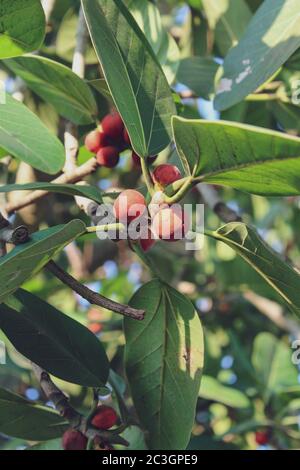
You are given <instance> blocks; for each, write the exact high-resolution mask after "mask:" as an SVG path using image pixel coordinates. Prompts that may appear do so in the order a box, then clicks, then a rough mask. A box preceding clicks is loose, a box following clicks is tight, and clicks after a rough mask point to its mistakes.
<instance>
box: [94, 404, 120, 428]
mask: <svg viewBox="0 0 300 470" xmlns="http://www.w3.org/2000/svg"><path fill="white" fill-rule="evenodd" d="M117 421H118V415H117V413H116V412H115V410H114V409H113V408H111V407H110V406H105V405H101V406H98V408H97V410H96V413H95V415H94V417H93V419H92V425H93V426H95V428H98V429H110V428H112V427H113V426H114V425H115V424H116V423H117Z"/></svg>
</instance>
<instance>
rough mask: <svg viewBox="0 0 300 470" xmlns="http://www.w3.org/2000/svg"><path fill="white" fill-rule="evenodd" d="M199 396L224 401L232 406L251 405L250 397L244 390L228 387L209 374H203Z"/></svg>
mask: <svg viewBox="0 0 300 470" xmlns="http://www.w3.org/2000/svg"><path fill="white" fill-rule="evenodd" d="M199 397H201V398H205V399H206V400H213V401H216V402H219V403H223V404H224V405H226V406H230V407H231V408H249V406H250V402H249V399H248V397H247V396H246V395H245V394H244V393H243V392H241V391H240V390H236V389H234V388H231V387H226V386H225V385H223V384H221V383H220V382H219V381H218V380H216V379H215V378H213V377H210V376H208V375H203V376H202V379H201V386H200V392H199Z"/></svg>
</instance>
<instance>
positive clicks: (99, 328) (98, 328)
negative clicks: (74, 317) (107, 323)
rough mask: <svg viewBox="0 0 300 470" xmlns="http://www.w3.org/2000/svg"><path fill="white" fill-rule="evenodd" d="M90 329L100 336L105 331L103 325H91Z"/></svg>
mask: <svg viewBox="0 0 300 470" xmlns="http://www.w3.org/2000/svg"><path fill="white" fill-rule="evenodd" d="M88 329H89V330H90V331H91V332H92V333H94V335H98V334H99V333H101V331H102V330H103V325H102V324H101V323H96V322H95V323H90V324H89V325H88Z"/></svg>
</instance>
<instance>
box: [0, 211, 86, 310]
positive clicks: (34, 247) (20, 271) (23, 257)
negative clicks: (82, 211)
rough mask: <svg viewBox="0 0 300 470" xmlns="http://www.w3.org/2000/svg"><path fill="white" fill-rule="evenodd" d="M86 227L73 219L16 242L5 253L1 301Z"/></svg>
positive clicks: (1, 260)
mask: <svg viewBox="0 0 300 470" xmlns="http://www.w3.org/2000/svg"><path fill="white" fill-rule="evenodd" d="M85 228H86V227H85V224H84V223H83V222H82V221H81V220H72V221H71V222H69V223H68V224H66V225H57V226H56V227H52V228H49V229H46V230H42V231H40V232H36V233H34V234H32V235H31V237H30V240H29V241H28V242H27V243H24V244H23V245H18V246H16V247H15V248H14V249H13V250H12V251H11V252H10V253H8V254H7V255H5V256H2V258H0V285H1V292H0V303H1V302H4V300H5V299H6V298H7V297H8V296H9V295H10V294H12V293H13V292H15V291H16V290H17V289H18V287H20V286H21V285H22V284H23V283H24V282H25V281H26V280H27V279H28V278H30V277H32V276H33V275H34V274H36V273H37V272H39V271H40V270H41V269H42V268H43V267H44V266H45V265H46V264H47V263H48V261H50V259H51V258H53V257H54V256H55V254H56V253H58V252H59V251H61V250H62V249H63V248H64V247H65V246H66V245H68V244H69V243H71V241H73V240H74V239H75V238H77V237H79V236H80V235H82V234H83V233H85Z"/></svg>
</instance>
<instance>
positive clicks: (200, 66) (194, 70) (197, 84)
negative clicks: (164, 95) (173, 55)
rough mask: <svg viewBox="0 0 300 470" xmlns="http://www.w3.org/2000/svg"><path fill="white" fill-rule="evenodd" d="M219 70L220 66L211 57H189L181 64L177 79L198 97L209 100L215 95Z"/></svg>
mask: <svg viewBox="0 0 300 470" xmlns="http://www.w3.org/2000/svg"><path fill="white" fill-rule="evenodd" d="M218 68H219V65H218V64H217V63H216V62H215V61H214V60H213V59H211V58H209V57H189V58H187V59H183V60H182V61H181V62H180V65H179V69H178V72H177V76H176V78H177V81H178V82H180V83H183V84H184V85H186V86H187V87H188V88H190V89H191V90H192V91H193V92H194V93H196V95H197V96H200V97H202V98H206V99H209V98H210V96H211V95H212V94H213V93H214V89H215V76H216V73H217V70H218Z"/></svg>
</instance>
